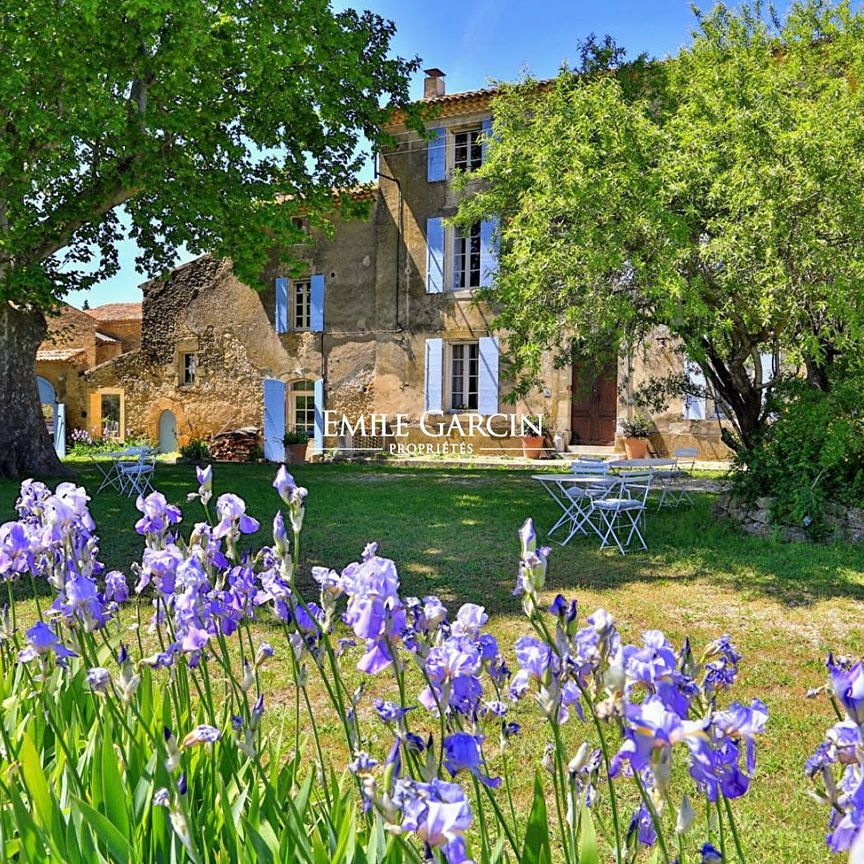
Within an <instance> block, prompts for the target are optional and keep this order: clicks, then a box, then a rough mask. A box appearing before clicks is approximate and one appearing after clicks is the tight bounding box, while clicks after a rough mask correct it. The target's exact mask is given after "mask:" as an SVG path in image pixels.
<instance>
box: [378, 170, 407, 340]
mask: <svg viewBox="0 0 864 864" xmlns="http://www.w3.org/2000/svg"><path fill="white" fill-rule="evenodd" d="M379 160H380V157H378V158H376V159H375V177H376V178H378V177H383V178H384V179H385V180H390V181H392V182H393V183H395V184H396V189H397V192H398V196H399V197H398V202H399V226H398V229H397V232H396V298H395V300H396V304H395V305H396V329H397V330H399V329H401V328H400V326H399V272H400V270H401V269H402V264H401V262H402V236H403V232H404V222H405V217H404V209H405V208H404V200H403V198H402V184H401V183H400V182H399V179H398V178H397V177H393V176H391V175H390V174H384V173H383V172H382V171H379V170H378V165H379Z"/></svg>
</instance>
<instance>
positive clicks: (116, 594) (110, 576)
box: [105, 570, 129, 603]
mask: <svg viewBox="0 0 864 864" xmlns="http://www.w3.org/2000/svg"><path fill="white" fill-rule="evenodd" d="M105 599H106V600H113V601H114V602H115V603H125V602H126V601H127V600H128V599H129V586H128V585H127V584H126V577H125V576H124V575H123V574H122V573H121V572H120V571H119V570H111V571H110V572H109V573H106V574H105Z"/></svg>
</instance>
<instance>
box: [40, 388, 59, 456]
mask: <svg viewBox="0 0 864 864" xmlns="http://www.w3.org/2000/svg"><path fill="white" fill-rule="evenodd" d="M36 384H37V386H38V387H39V401H40V402H41V403H42V417H43V418H44V420H45V426H46V427H47V428H48V434H49V435H50V436H51V440H52V441H53V442H54V450H55V451H56V452H57V455H58V456H59V457H60V458H61V459H62V458H63V457H64V456H65V455H66V406H65V405H63V404H62V403H61V402H58V401H57V391H56V390H55V389H54V385H53V384H52V383H51V382H50V381H49V380H48V379H47V378H43V377H42V376H41V375H37V376H36Z"/></svg>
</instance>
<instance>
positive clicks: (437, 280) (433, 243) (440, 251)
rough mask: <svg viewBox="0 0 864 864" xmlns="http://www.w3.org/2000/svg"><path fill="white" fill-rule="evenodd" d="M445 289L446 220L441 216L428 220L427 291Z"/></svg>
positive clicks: (435, 292) (433, 292)
mask: <svg viewBox="0 0 864 864" xmlns="http://www.w3.org/2000/svg"><path fill="white" fill-rule="evenodd" d="M443 290H444V222H443V220H442V219H441V218H440V217H437V216H436V217H434V218H432V219H427V220H426V293H427V294H440V293H441V292H442V291H443Z"/></svg>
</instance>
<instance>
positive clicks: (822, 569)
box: [0, 465, 864, 864]
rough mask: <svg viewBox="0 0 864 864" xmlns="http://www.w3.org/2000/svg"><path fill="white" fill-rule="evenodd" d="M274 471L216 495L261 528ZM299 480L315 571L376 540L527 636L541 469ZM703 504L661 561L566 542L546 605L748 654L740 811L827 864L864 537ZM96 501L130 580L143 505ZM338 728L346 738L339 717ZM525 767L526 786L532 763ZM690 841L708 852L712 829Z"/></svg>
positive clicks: (453, 597) (189, 479) (308, 556)
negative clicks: (822, 762)
mask: <svg viewBox="0 0 864 864" xmlns="http://www.w3.org/2000/svg"><path fill="white" fill-rule="evenodd" d="M75 467H76V470H78V468H77V466H75ZM272 475H273V470H272V468H271V467H269V466H261V465H248V466H247V465H242V466H240V465H238V466H228V465H219V466H216V468H215V481H216V490H215V491H216V494H218V493H219V492H223V491H228V490H230V491H233V492H236V493H237V494H239V495H240V496H242V497H243V498H244V499H246V501H247V503H248V506H249V511H250V513H251V514H252V515H253V516H256V517H258V518H259V519H261V521H262V523H263V524H264V526H265V528H264V531H262V534H264V533H265V532H266V529H267V527H268V525H269V522H270V519H271V517H272V514H273V513H274V511H275V509H276V506H277V504H278V503H279V502H278V498H277V497H276V495H275V492H274V491H273V490H272V489H271V487H270V483H271V479H272ZM95 476H96V475H95V472H94V469H93V468H92V467H90V468H81V469H80V471H79V482H81V483H83V484H84V485H86V486H88V487H90V488H95V485H94V482H95ZM296 476H297V479H298V481H299V482H300V483H302V484H303V485H305V486H307V487H308V489H309V498H308V505H307V515H306V524H305V529H304V536H303V559H304V569H306V568H308V567H309V566H312V565H316V564H321V565H324V564H326V565H328V566H332V567H334V568H337V569H338V568H342V567H344V566H345V565H346V564H347V563H348V562H350V561H353V560H356V559H357V558H358V556H359V555H360V552H361V550H362V548H363V546H364V544H365V543H366V542H367V541H369V540H377V541H378V542H379V544H380V552H381V554H383V555H385V556H387V557H391V558H394V559H395V560H396V562H397V565H398V566H399V570H400V574H401V578H402V584H403V588H404V593H407V594H415V595H419V596H422V595H424V594H428V593H437V594H439V595H440V596H441V597H442V599H444V600H445V602H449V603H452V604H458V603H460V602H465V601H473V602H478V603H482V604H484V605H485V606H486V608H487V611H488V612H489V613H490V615H491V621H490V628H491V630H492V632H494V633H495V634H496V635H497V636H498V638H499V641H500V642H501V645H502V647H503V648H507V649H508V650H509V647H510V646H511V645H512V642H513V641H514V639H515V638H516V636H517V635H519V633H520V632H524V631H525V630H526V629H527V628H525V627H523V625H522V623H521V621H520V609H519V602H518V600H517V599H515V598H514V597H513V596H512V593H511V592H512V587H513V581H514V575H515V572H516V563H517V557H518V541H517V537H516V531H517V529H518V528H519V526H520V525H521V523H522V522H523V520H524V519H525V517H526V516H533V517H534V519H535V522H536V524H537V527H538V530H541V531H542V530H545V529H546V528H548V527H549V526H550V525H551V524H552V522H553V521H554V519H555V518H557V514H556V510H555V505H554V503H553V502H552V501H551V499H549V498H548V497H547V496H546V495H545V493H544V492H543V490H542V489H541V488H540V487H539V485H538V484H536V483H535V482H534V481H532V480H531V479H530V475H529V472H524V471H518V470H489V469H482V470H469V469H441V468H419V469H397V468H388V467H381V466H356V465H320V466H318V465H316V466H305V467H302V468H300V469H298V470H297V472H296ZM157 477H158V484H157V485H158V487H159V488H160V489H161V490H162V491H163V492H165V493H166V495H167V496H168V497H169V498H170V499H171V500H172V501H174V502H176V503H178V504H181V506H183V507H184V508H185V507H188V508H189V509H190V514H189V515H188V516H187V521H190V522H191V521H193V520H197V519H198V516H199V513H200V511H196V510H194V505H186V503H185V495H186V493H187V492H188V491H190V490H191V489H192V488H193V487H194V486H195V483H194V470H193V469H192V468H191V467H190V466H176V467H174V466H164V465H160V466H159V468H158V472H157ZM15 491H16V488H15V484H12V483H9V482H5V481H0V516H2V517H3V518H7V517H9V516H11V515H12V503H13V501H14V497H15ZM695 497H696V503H695V506H694V507H693V508H691V509H681V510H678V511H664V512H662V513H656V512H653V511H652V513H651V514H650V516H649V520H648V530H647V535H646V536H647V539H648V542H649V545H650V547H651V551H650V552H648V553H638V554H631V555H628V556H627V557H626V558H622V557H620V556H619V555H617V554H616V553H612V552H602V553H601V552H599V551H598V550H597V549H596V544H595V543H592V542H590V541H587V540H584V541H579V542H575V541H574V542H573V543H571V544H570V546H568V547H566V548H560V547H556V548H555V550H554V552H553V554H552V558H551V563H550V575H549V582H548V586H547V587H548V594H549V599H550V600H551V598H552V597H553V596H554V594H555V593H556V592H558V591H560V592H562V593H564V594H566V595H568V596H575V597H577V598H578V599H579V601H580V606H581V609H582V610H583V612H584V613H585V614H588V613H590V612H591V611H593V610H594V609H595V608H597V607H598V606H603V607H605V608H607V609H608V610H610V611H611V612H612V613H613V614H614V615H615V616H616V618H617V619H618V622H619V626H620V628H621V630H622V632H623V634H624V635H625V636H627V637H628V638H637V637H638V634H639V632H640V631H641V630H643V629H647V628H659V629H662V630H664V631H665V632H666V633H667V635H668V636H669V637H670V638H671V639H672V640H673V641H675V642H679V641H680V640H681V639H683V637H684V636H685V635H689V636H690V637H691V640H692V641H693V643H694V646H695V647H696V648H697V649H698V648H701V646H702V645H704V644H705V643H706V642H708V641H710V640H711V639H712V638H714V637H715V636H717V635H720V634H722V633H729V634H731V635H732V637H733V639H734V641H735V642H736V643H737V644H738V646H739V648H740V649H741V650H742V653H743V654H744V655H745V657H744V660H743V661H742V665H741V675H740V678H739V685H738V687H737V697H738V698H741V699H750V698H752V697H754V696H760V697H762V698H763V699H764V700H765V701H766V703H767V704H768V707H769V711H770V715H771V719H770V725H769V732H768V734H767V735H766V736H765V738H764V740H762V741H761V742H760V748H759V760H760V761H759V767H758V776H757V780H756V781H755V783H754V785H753V788H752V790H751V792H750V794H749V795H748V797H747V798H746V799H744V800H743V801H741V802H737V803H736V805H735V806H736V811H737V813H738V814H739V825H740V827H741V828H742V830H743V833H744V834H745V835H746V845H747V846H748V847H749V850H750V857H749V860H750V861H751V862H763V861H764V862H769V861H770V862H772V864H775V862H790V864H791V862H796V864H797V862H800V861H807V862H819V861H828V860H830V859H829V856H828V854H827V852H826V851H825V850H824V844H823V839H822V838H823V834H824V824H823V823H824V817H825V813H824V811H823V809H822V808H820V807H819V806H818V805H817V804H816V803H815V802H813V801H812V800H811V799H810V798H809V797H808V796H807V794H806V792H807V785H806V782H805V780H804V778H803V774H802V765H803V762H804V760H805V758H806V757H807V755H809V753H810V751H811V750H812V749H813V748H814V747H815V745H816V744H817V743H818V742H819V741H820V740H821V738H822V735H823V733H824V729H825V728H826V727H827V725H828V724H829V723H830V722H831V719H832V718H831V715H830V713H829V710H828V706H827V703H823V702H816V703H813V702H809V701H807V700H806V699H805V693H806V691H807V689H808V688H810V687H814V686H818V685H821V684H822V683H823V680H824V666H823V663H824V658H825V655H826V653H827V651H828V650H829V648H830V649H833V650H834V651H835V652H837V653H841V654H842V653H846V654H860V653H862V651H864V606H862V604H861V602H860V601H861V600H862V599H864V555H862V550H860V549H857V550H856V549H853V548H849V547H845V548H844V547H823V546H797V545H790V544H784V543H781V542H775V541H770V540H757V539H753V538H750V537H746V536H743V535H741V534H739V533H738V532H736V531H735V530H734V529H733V528H732V527H730V526H729V525H727V524H724V523H721V522H719V521H717V520H716V519H715V518H714V517H713V516H712V513H711V503H712V499H711V497H710V496H708V495H697V496H695ZM92 511H93V514H94V516H95V518H96V521H97V524H98V526H99V529H100V532H99V533H100V534H101V537H102V549H103V556H102V557H103V560H104V561H105V563H106V564H107V565H108V566H109V567H116V568H119V569H123V570H125V571H126V572H128V568H129V564H130V562H131V561H133V560H135V559H136V558H137V557H138V556H139V554H140V549H141V545H142V544H141V542H140V539H139V538H138V536H137V535H136V534H135V533H134V532H133V531H132V528H131V525H132V522H133V521H134V519H135V518H136V510H135V506H134V502H132V501H130V500H128V499H123V498H120V497H118V496H117V495H116V494H114V493H108V494H104V493H103V494H102V495H99V496H95V497H94V500H93V502H92ZM265 539H266V538H262V541H261V542H265ZM307 572H308V569H307ZM262 626H263V625H262ZM283 670H284V667H283V669H282V670H280V667H279V666H278V665H277V664H274V665H273V666H272V667H271V668H270V671H269V673H268V678H267V685H268V687H269V688H271V690H272V692H273V695H272V697H271V698H270V700H269V704H270V705H271V706H273V705H276V706H278V705H280V704H283V705H290V704H291V701H292V699H293V697H292V696H291V683H290V673H289V672H288V671H287V670H284V674H283ZM376 686H378V685H376ZM418 689H419V688H418ZM322 713H323V712H322ZM533 715H534V709H533V707H532V706H531V705H527V704H526V705H524V706H523V705H520V706H519V707H518V708H517V710H516V715H515V716H516V719H519V720H520V721H524V722H525V725H526V729H527V734H526V735H524V736H522V737H521V739H519V740H518V742H517V743H516V745H515V753H516V756H517V758H518V760H519V762H521V763H522V764H524V765H526V766H529V765H530V766H533V765H535V764H536V763H537V761H538V760H539V758H540V757H541V755H542V749H543V743H544V737H543V734H542V732H541V728H540V723H539V722H538V721H536V720H535V719H534V717H533ZM417 722H419V719H418V721H417ZM332 730H333V733H334V735H335V734H336V732H337V730H336V727H335V723H334V725H333V726H332ZM567 734H568V735H569V736H570V742H571V744H572V746H573V749H575V747H576V746H578V743H579V742H580V741H581V739H582V738H583V737H590V735H589V730H588V729H587V727H585V726H580V725H579V724H578V723H571V724H570V725H569V727H568V733H567ZM334 743H335V739H334ZM523 773H524V774H525V777H526V779H527V778H528V776H529V771H527V770H526V771H525V772H523ZM793 826H794V827H793ZM692 839H693V842H694V845H695V843H696V841H697V839H699V838H696V837H693V838H692ZM700 842H701V841H700Z"/></svg>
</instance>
